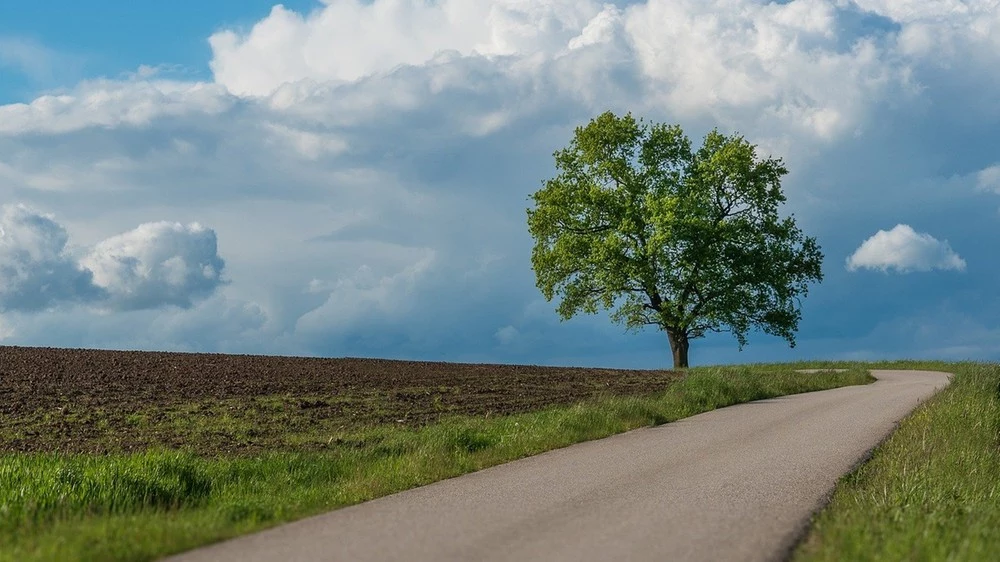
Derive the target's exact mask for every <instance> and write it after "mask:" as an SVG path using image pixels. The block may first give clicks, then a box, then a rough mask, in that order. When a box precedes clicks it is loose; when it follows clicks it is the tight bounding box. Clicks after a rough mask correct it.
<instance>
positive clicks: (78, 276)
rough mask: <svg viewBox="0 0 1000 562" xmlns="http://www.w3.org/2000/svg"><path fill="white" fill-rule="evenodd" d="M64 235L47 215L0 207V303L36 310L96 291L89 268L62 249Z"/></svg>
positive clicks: (8, 307) (4, 306)
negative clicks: (82, 265) (80, 264)
mask: <svg viewBox="0 0 1000 562" xmlns="http://www.w3.org/2000/svg"><path fill="white" fill-rule="evenodd" d="M68 241H69V235H68V234H67V233H66V229H65V228H63V227H62V225H60V224H59V223H57V222H56V221H55V220H54V217H52V216H51V215H45V214H41V213H39V212H37V211H34V210H32V209H31V208H29V207H27V206H24V205H9V204H8V205H3V206H2V208H0V309H2V310H18V311H36V310H42V309H45V308H48V307H50V306H53V305H54V304H57V303H62V302H72V301H80V300H90V299H94V298H98V297H99V296H100V290H99V289H98V288H96V287H94V286H93V285H92V283H91V280H92V277H93V276H92V274H91V272H90V271H88V270H86V269H84V268H83V267H81V266H79V265H78V264H77V263H76V262H75V261H74V259H73V257H72V256H71V255H70V254H69V253H68V252H67V247H66V245H67V242H68Z"/></svg>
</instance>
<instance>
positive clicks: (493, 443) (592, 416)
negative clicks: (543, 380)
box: [0, 365, 873, 562]
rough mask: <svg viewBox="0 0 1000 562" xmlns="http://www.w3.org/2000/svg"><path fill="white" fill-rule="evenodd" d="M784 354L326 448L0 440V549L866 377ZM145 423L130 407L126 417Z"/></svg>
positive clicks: (197, 518) (174, 534)
mask: <svg viewBox="0 0 1000 562" xmlns="http://www.w3.org/2000/svg"><path fill="white" fill-rule="evenodd" d="M807 366H812V365H807ZM794 368H799V366H798V365H795V366H789V365H752V366H745V367H713V368H695V369H691V370H689V371H688V372H687V373H686V374H685V375H684V377H683V378H681V379H680V380H678V381H677V382H675V383H673V384H671V386H670V387H668V389H667V390H666V391H664V392H661V393H658V394H655V395H650V396H631V397H620V396H618V397H611V396H607V397H602V398H599V399H594V400H589V401H586V402H581V403H578V404H575V405H572V406H563V407H550V408H547V409H544V410H540V411H535V412H529V413H522V414H515V415H508V416H502V417H489V416H480V417H470V416H453V417H449V418H445V419H443V420H442V421H440V422H438V423H435V424H431V425H427V426H424V427H419V428H412V427H399V426H392V425H380V426H373V427H368V428H362V429H354V430H351V431H345V432H342V433H331V434H330V435H329V436H328V438H327V440H326V444H327V447H326V450H323V451H310V452H304V453H297V452H271V453H266V454H262V455H257V456H252V457H251V456H232V457H226V456H214V457H206V456H199V455H196V454H194V453H193V452H191V451H185V450H166V449H163V450H148V451H142V452H138V453H132V454H113V455H106V456H100V455H80V454H76V455H70V454H58V453H6V454H2V455H0V560H2V561H14V560H16V561H26V562H27V561H37V560H60V561H62V560H81V561H98V560H100V561H114V560H151V559H155V558H158V557H161V556H164V555H168V554H171V553H176V552H181V551H184V550H188V549H190V548H194V547H197V546H200V545H204V544H207V543H211V542H214V541H218V540H222V539H225V538H230V537H234V536H237V535H241V534H245V533H248V532H251V531H255V530H261V529H263V528H266V527H270V526H273V525H277V524H279V523H282V522H287V521H291V520H294V519H298V518H302V517H306V516H309V515H313V514H316V513H320V512H323V511H327V510H330V509H334V508H337V507H343V506H347V505H352V504H355V503H359V502H362V501H366V500H369V499H373V498H376V497H380V496H384V495H387V494H391V493H394V492H398V491H402V490H405V489H408V488H412V487H415V486H420V485H424V484H428V483H431V482H434V481H438V480H442V479H445V478H449V477H453V476H458V475H460V474H464V473H467V472H471V471H475V470H479V469H483V468H486V467H489V466H493V465H496V464H500V463H503V462H508V461H512V460H515V459H518V458H522V457H526V456H529V455H533V454H538V453H541V452H544V451H547V450H551V449H556V448H559V447H564V446H568V445H571V444H574V443H579V442H582V441H587V440H591V439H597V438H601V437H606V436H609V435H612V434H616V433H621V432H624V431H628V430H631V429H636V428H640V427H643V426H650V425H659V424H663V423H667V422H670V421H674V420H677V419H680V418H683V417H687V416H690V415H694V414H697V413H700V412H704V411H708V410H712V409H715V408H720V407H724V406H729V405H732V404H736V403H741V402H748V401H752V400H759V399H764V398H771V397H776V396H781V395H785V394H794V393H799V392H808V391H815V390H823V389H827V388H835V387H839V386H845V385H851V384H866V383H869V382H872V380H873V379H872V378H871V376H870V375H869V374H868V372H867V371H866V370H865V369H864V368H863V367H859V366H856V365H855V366H852V367H851V368H850V370H849V371H848V372H844V373H819V374H801V373H795V372H794V371H793V369H794ZM144 423H146V422H145V421H144V420H143V419H142V418H141V417H137V418H136V420H135V426H136V430H137V431H138V430H141V428H142V427H143V424H144ZM196 429H197V428H194V429H193V430H196Z"/></svg>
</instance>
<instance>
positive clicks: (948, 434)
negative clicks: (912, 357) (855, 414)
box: [793, 362, 1000, 562]
mask: <svg viewBox="0 0 1000 562" xmlns="http://www.w3.org/2000/svg"><path fill="white" fill-rule="evenodd" d="M871 368H873V369H874V368H897V369H927V370H937V371H946V372H950V373H955V377H954V378H953V380H952V383H951V385H949V386H948V387H947V388H946V389H945V390H943V391H941V392H940V393H939V394H937V395H936V396H935V397H933V398H932V399H930V400H928V401H927V402H925V403H924V404H923V405H921V406H920V407H918V408H917V409H916V410H915V411H914V412H913V414H911V415H910V416H909V417H908V418H907V419H906V420H904V422H903V423H902V424H900V427H899V429H898V430H897V431H896V432H894V433H893V434H892V435H891V436H890V438H889V439H887V440H886V441H885V442H884V443H882V445H880V446H879V447H877V448H876V449H875V450H874V451H873V453H872V456H871V458H870V460H869V461H868V462H867V463H865V464H863V465H861V466H859V467H858V468H857V469H856V470H854V471H853V472H851V473H850V474H848V475H847V476H845V477H844V478H842V479H841V481H840V482H839V484H838V486H837V489H836V491H835V493H834V495H833V497H832V499H831V502H830V504H829V505H828V506H827V508H826V509H824V510H823V511H822V512H820V513H819V514H818V516H817V517H815V518H814V521H813V525H812V528H811V530H810V532H809V534H808V535H807V536H806V537H805V539H804V541H803V542H802V543H801V544H800V545H799V547H798V549H797V550H796V552H795V553H794V556H793V560H795V561H797V562H806V561H820V560H838V561H839V560H852V561H875V560H880V561H881V560H884V561H890V560H891V561H897V560H912V561H938V560H940V561H952V560H961V561H966V560H969V561H977V560H984V561H985V560H996V559H997V556H998V552H1000V365H996V364H983V363H950V364H945V363H930V362H922V363H917V362H894V363H883V364H878V365H875V364H872V365H871Z"/></svg>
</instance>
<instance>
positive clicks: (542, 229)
mask: <svg viewBox="0 0 1000 562" xmlns="http://www.w3.org/2000/svg"><path fill="white" fill-rule="evenodd" d="M553 156H555V160H556V167H557V169H558V170H559V174H558V175H557V176H556V177H554V178H552V179H549V180H546V181H544V182H543V187H542V189H540V190H539V191H538V192H536V193H535V194H534V195H532V196H531V199H533V200H534V202H535V208H534V209H528V210H527V212H528V230H529V231H530V233H531V235H532V237H533V238H534V239H535V246H534V249H533V251H532V255H531V264H532V267H533V269H534V271H535V276H536V280H537V286H538V288H539V289H540V290H541V292H542V294H543V295H544V296H545V298H546V300H548V301H551V300H552V298H553V297H554V296H555V295H557V294H559V295H561V296H562V302H560V303H559V306H558V308H557V309H556V310H557V311H558V313H559V315H560V316H561V318H562V319H563V320H567V319H569V318H571V317H573V316H574V315H576V314H577V313H579V312H581V311H582V312H586V313H588V314H596V313H597V312H598V311H599V310H600V309H608V310H610V309H613V311H612V312H611V315H610V316H611V319H612V320H613V321H615V322H616V323H619V324H624V325H625V326H626V328H627V330H635V329H640V328H642V327H644V326H648V325H652V326H657V327H659V328H660V329H661V330H663V331H665V332H666V334H667V337H668V339H669V342H670V349H671V351H672V353H673V359H674V368H685V367H687V366H688V347H689V342H690V340H692V339H695V338H701V337H704V335H705V334H706V333H707V332H730V333H732V334H733V336H735V338H736V340H737V341H738V343H739V349H740V350H742V349H743V347H744V346H745V345H746V343H747V333H748V331H749V330H750V329H751V328H756V329H759V330H761V331H763V332H765V333H768V334H771V335H775V336H779V337H782V338H784V339H786V340H787V341H788V343H789V345H790V346H791V347H794V346H795V332H796V331H797V330H798V323H799V319H800V317H801V311H800V307H801V300H800V297H803V296H805V295H806V294H807V292H808V286H807V284H808V283H809V282H810V281H816V282H820V281H822V279H823V274H822V271H821V264H822V261H823V254H822V253H821V251H820V248H819V246H818V245H817V243H816V240H815V238H809V237H805V236H803V234H802V232H801V231H800V230H799V229H798V228H797V227H796V225H795V221H794V219H793V218H792V217H788V218H783V219H782V218H780V217H779V216H778V206H779V205H780V204H781V203H784V202H785V196H784V195H783V194H782V191H781V177H782V176H784V175H785V174H787V173H788V170H786V169H785V167H784V166H783V164H782V162H781V160H780V159H772V158H767V159H758V158H757V155H756V148H755V146H754V145H752V144H750V143H749V142H747V141H746V140H745V139H744V138H743V137H741V136H738V135H735V134H734V135H732V136H728V137H727V136H724V135H722V134H721V133H719V132H718V130H714V129H713V130H712V131H711V132H709V133H708V134H707V135H706V136H705V139H704V142H703V145H702V147H701V148H699V149H698V150H697V151H692V147H691V142H690V140H688V138H687V137H686V136H685V135H684V133H683V131H682V130H681V128H680V126H678V125H665V124H654V125H652V126H650V125H648V124H645V123H643V120H642V119H640V120H639V122H636V120H635V119H634V118H633V117H632V114H631V113H628V114H626V115H625V116H624V117H617V116H616V115H615V114H614V113H612V112H610V111H609V112H606V113H604V114H602V115H600V116H598V117H597V118H595V119H593V120H591V122H590V123H589V124H588V125H586V126H585V127H577V128H576V130H575V135H574V138H573V140H572V141H571V142H570V144H569V146H568V147H567V148H565V149H562V150H559V151H556V152H555V153H554V154H553Z"/></svg>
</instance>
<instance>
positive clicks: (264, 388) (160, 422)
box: [0, 346, 680, 454]
mask: <svg viewBox="0 0 1000 562" xmlns="http://www.w3.org/2000/svg"><path fill="white" fill-rule="evenodd" d="M679 376H680V375H679V373H675V372H671V371H666V370H662V371H660V370H658V371H636V370H615V369H589V368H570V367H538V366H526V365H482V364H462V363H435V362H417V361H394V360H386V359H316V358H301V357H273V356H255V355H221V354H204V353H167V352H142V351H101V350H86V349H54V348H31V347H8V346H0V451H62V452H91V453H93V452H114V451H134V450H141V449H146V448H149V447H155V446H166V447H169V448H187V449H192V450H194V451H196V452H199V453H208V454H214V453H226V454H234V453H235V454H243V453H256V452H260V451H264V450H275V449H279V450H280V449H284V450H288V449H294V450H310V449H314V448H317V447H320V446H321V445H325V443H326V440H325V439H321V437H322V436H326V435H331V432H333V431H340V432H343V431H350V430H356V429H359V428H362V427H368V426H371V425H377V424H386V423H391V424H397V425H405V426H420V425H424V424H426V423H430V422H433V421H436V420H438V419H440V418H441V417H442V416H446V415H455V414H464V415H473V416H483V415H491V416H492V415H502V414H512V413H519V412H526V411H531V410H536V409H540V408H544V407H546V406H551V405H561V404H569V403H574V402H579V401H581V400H585V399H588V398H593V397H596V396H599V395H608V394H612V395H641V394H650V393H654V392H657V391H661V390H664V389H665V388H666V387H667V386H668V385H669V384H670V382H671V381H673V380H676V379H677V378H678V377H679ZM292 436H297V437H296V438H292ZM303 436H305V437H303Z"/></svg>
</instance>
